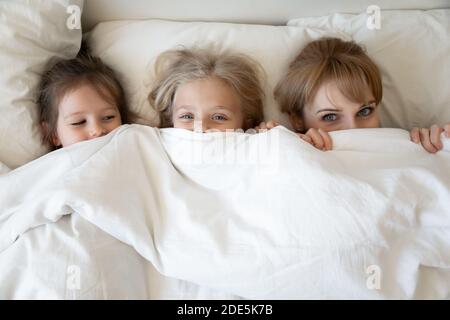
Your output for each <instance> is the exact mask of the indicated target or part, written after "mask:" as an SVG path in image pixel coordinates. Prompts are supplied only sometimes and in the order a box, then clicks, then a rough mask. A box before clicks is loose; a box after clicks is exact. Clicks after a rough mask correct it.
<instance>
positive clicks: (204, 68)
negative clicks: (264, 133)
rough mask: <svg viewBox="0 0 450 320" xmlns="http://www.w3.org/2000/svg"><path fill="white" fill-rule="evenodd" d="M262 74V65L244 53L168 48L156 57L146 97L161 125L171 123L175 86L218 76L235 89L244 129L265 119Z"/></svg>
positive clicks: (170, 124)
mask: <svg viewBox="0 0 450 320" xmlns="http://www.w3.org/2000/svg"><path fill="white" fill-rule="evenodd" d="M262 74H263V71H262V67H261V66H260V65H259V64H258V63H257V62H255V61H254V60H252V59H251V58H249V57H247V56H245V55H243V54H235V53H230V52H225V53H218V52H215V51H214V50H212V49H200V48H194V49H186V48H182V49H175V50H169V51H166V52H164V53H162V54H161V55H160V56H159V57H158V58H157V60H156V63H155V81H154V86H153V88H152V90H151V92H150V93H149V95H148V100H149V103H150V105H151V106H152V107H153V108H154V109H155V110H156V111H157V112H158V113H159V115H160V126H161V127H163V128H164V127H171V126H172V125H173V123H172V108H173V102H174V97H175V93H176V91H177V89H178V87H179V86H180V85H182V84H185V83H187V82H189V81H193V80H200V79H206V78H209V77H217V78H219V79H220V80H222V81H224V82H225V83H226V84H228V85H229V86H230V87H231V88H233V90H234V91H235V92H236V93H237V95H238V97H239V100H240V105H241V110H242V112H243V114H244V119H245V123H244V128H243V129H244V130H246V129H249V128H253V127H255V126H257V125H259V123H260V122H261V121H263V119H264V115H263V100H264V91H263V89H262V87H261V84H260V77H261V76H262Z"/></svg>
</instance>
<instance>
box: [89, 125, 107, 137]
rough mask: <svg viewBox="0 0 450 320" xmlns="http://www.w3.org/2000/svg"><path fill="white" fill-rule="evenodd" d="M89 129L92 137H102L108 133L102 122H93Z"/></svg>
mask: <svg viewBox="0 0 450 320" xmlns="http://www.w3.org/2000/svg"><path fill="white" fill-rule="evenodd" d="M89 129H90V130H89V135H90V136H91V137H92V138H97V137H101V136H104V135H105V134H106V133H107V130H106V129H105V128H104V127H103V126H102V125H101V124H100V123H93V124H92V125H91V127H90V128H89Z"/></svg>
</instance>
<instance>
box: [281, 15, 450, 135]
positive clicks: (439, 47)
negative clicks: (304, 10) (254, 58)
mask: <svg viewBox="0 0 450 320" xmlns="http://www.w3.org/2000/svg"><path fill="white" fill-rule="evenodd" d="M368 18H369V17H368V15H367V14H360V15H351V14H333V15H330V16H326V17H319V18H300V19H295V20H291V21H289V22H288V25H290V26H297V27H299V28H300V29H301V30H303V29H304V28H319V29H322V30H323V32H344V33H347V34H348V35H349V36H350V37H351V38H353V39H354V40H355V41H356V42H358V43H360V44H363V45H365V47H366V48H367V51H368V54H369V55H370V57H372V58H373V60H374V61H375V62H376V63H377V65H378V66H379V68H380V69H381V73H382V78H383V89H384V94H383V96H384V97H383V101H382V109H381V110H382V112H381V122H382V125H383V126H384V127H399V128H404V129H410V128H412V127H414V126H419V127H428V126H430V125H431V124H434V123H438V124H441V125H442V124H445V123H449V122H450V10H449V9H445V10H429V11H417V10H395V11H381V25H380V27H381V28H380V29H379V30H377V29H373V30H370V29H369V28H367V26H366V22H367V19H368Z"/></svg>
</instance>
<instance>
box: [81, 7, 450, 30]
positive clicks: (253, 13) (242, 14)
mask: <svg viewBox="0 0 450 320" xmlns="http://www.w3.org/2000/svg"><path fill="white" fill-rule="evenodd" d="M369 5H378V6H379V7H380V8H381V9H382V10H392V9H422V10H427V9H439V8H450V1H449V0H397V1H390V0H342V1H334V0H85V5H84V10H83V16H82V23H83V30H84V31H88V30H89V29H91V28H92V27H93V26H94V25H96V24H97V23H99V22H102V21H110V20H123V19H149V18H153V19H167V20H180V21H218V22H233V23H253V24H270V25H284V24H285V23H286V22H287V21H288V20H289V19H293V18H299V17H308V16H323V15H328V14H331V13H336V12H340V13H362V12H364V11H365V10H366V8H367V7H368V6H369Z"/></svg>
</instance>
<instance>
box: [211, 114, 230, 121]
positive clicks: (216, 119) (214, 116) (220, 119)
mask: <svg viewBox="0 0 450 320" xmlns="http://www.w3.org/2000/svg"><path fill="white" fill-rule="evenodd" d="M211 119H212V120H215V121H225V120H227V117H225V116H224V115H221V114H215V115H213V116H212V117H211Z"/></svg>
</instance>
